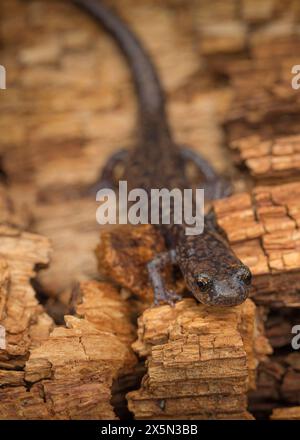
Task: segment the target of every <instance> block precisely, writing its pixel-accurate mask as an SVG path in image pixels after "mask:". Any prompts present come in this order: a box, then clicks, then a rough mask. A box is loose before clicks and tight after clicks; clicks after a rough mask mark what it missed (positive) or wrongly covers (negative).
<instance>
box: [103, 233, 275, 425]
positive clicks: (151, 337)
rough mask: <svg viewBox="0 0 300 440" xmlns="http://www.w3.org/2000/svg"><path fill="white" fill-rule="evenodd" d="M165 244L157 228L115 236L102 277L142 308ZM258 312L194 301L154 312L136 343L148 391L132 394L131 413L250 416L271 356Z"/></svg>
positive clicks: (107, 242) (108, 240)
mask: <svg viewBox="0 0 300 440" xmlns="http://www.w3.org/2000/svg"><path fill="white" fill-rule="evenodd" d="M159 246H161V244H160V241H159V240H158V239H157V232H156V230H155V229H154V228H153V227H150V226H140V227H126V233H124V227H119V228H114V229H111V230H108V231H106V233H105V234H104V235H103V234H102V238H101V242H100V245H99V247H98V252H97V257H98V265H99V269H100V271H101V272H103V271H104V272H105V273H106V274H110V275H111V276H112V278H113V280H114V281H115V282H118V283H119V284H120V285H121V286H123V287H125V288H126V289H128V290H129V291H131V292H132V293H134V294H135V295H136V296H137V298H138V299H139V301H142V307H140V309H141V308H145V300H146V301H148V303H149V299H151V300H152V292H151V296H150V298H149V286H148V287H147V290H146V295H144V294H143V291H142V289H141V288H140V287H139V289H136V286H142V285H145V286H147V285H148V284H147V272H146V262H148V261H149V260H150V259H151V257H152V253H153V251H154V250H156V251H157V250H158V249H157V247H159ZM129 257H130V258H129ZM169 282H171V278H169ZM173 283H174V281H173ZM179 286H180V283H179ZM134 287H135V288H134ZM172 288H173V286H172ZM151 291H152V289H151ZM255 313H256V312H255V306H254V304H253V303H252V302H251V301H248V302H247V303H246V304H245V305H244V306H243V307H240V308H234V309H233V310H232V311H230V310H223V309H211V308H209V307H206V306H202V305H200V304H197V303H196V302H195V301H194V300H193V299H184V300H182V301H181V302H179V303H177V304H176V306H175V308H172V307H170V306H161V307H156V308H150V309H147V310H146V311H145V312H144V314H143V316H142V318H140V319H139V330H138V334H139V338H138V341H137V342H135V343H134V345H133V347H134V349H135V351H136V352H137V353H138V354H139V356H140V357H146V358H147V375H146V376H145V377H144V379H143V382H142V387H141V389H140V390H139V391H137V392H133V393H130V394H129V395H128V399H129V409H130V410H131V411H132V412H133V413H134V414H135V416H136V417H137V418H144V417H146V418H156V417H160V418H164V417H166V418H176V417H181V418H184V417H188V418H206V417H211V418H215V417H217V418H239V417H241V418H245V417H248V415H247V414H246V405H247V398H246V393H247V390H248V387H249V386H250V387H251V388H253V387H254V384H255V370H256V367H257V364H258V361H259V360H261V359H264V357H265V355H266V354H267V353H269V352H270V347H269V345H268V343H267V341H266V339H265V338H264V337H263V327H262V325H261V320H257V319H256V317H255V316H256V315H255ZM234 323H235V324H234ZM199 353H200V354H199ZM220 358H221V359H222V361H220ZM164 359H166V361H164ZM237 370H238V373H237V372H236V371H237ZM212 383H213V384H214V386H212ZM229 389H233V390H234V391H233V392H232V395H230V396H229V397H228V396H227V393H228V392H229V391H228V390H229ZM222 390H223V391H222ZM229 394H230V392H229ZM223 399H224V402H223ZM226 399H227V400H226ZM218 402H219V404H218ZM226 402H227V404H226ZM226 405H227V406H226ZM230 408H231V409H230Z"/></svg>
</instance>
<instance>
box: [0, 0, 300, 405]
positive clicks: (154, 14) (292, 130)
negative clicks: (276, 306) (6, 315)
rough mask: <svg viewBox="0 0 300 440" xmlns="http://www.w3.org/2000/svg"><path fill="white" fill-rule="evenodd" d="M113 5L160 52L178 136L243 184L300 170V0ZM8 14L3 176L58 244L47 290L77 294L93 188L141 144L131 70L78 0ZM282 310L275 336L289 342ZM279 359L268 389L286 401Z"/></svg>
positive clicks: (2, 23) (0, 59)
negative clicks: (114, 158)
mask: <svg viewBox="0 0 300 440" xmlns="http://www.w3.org/2000/svg"><path fill="white" fill-rule="evenodd" d="M105 3H106V4H108V5H110V6H112V7H113V8H115V10H116V11H117V12H118V13H119V14H120V15H121V16H122V17H123V18H124V20H126V22H127V23H129V25H130V26H132V28H133V29H134V30H135V31H136V33H137V34H138V36H139V37H140V38H141V40H142V42H143V43H144V44H145V46H146V47H147V49H148V50H149V51H150V53H151V55H152V56H153V59H154V61H155V63H156V65H157V68H158V70H159V73H160V75H161V79H162V82H163V85H164V87H165V90H166V92H167V95H168V108H169V114H170V120H171V124H172V126H173V128H174V133H175V138H176V140H177V141H178V142H180V143H184V144H188V145H189V146H191V147H192V148H194V149H195V150H196V151H199V152H201V153H203V154H204V155H205V156H206V157H207V158H208V159H209V160H211V162H212V163H213V165H214V166H215V167H216V168H217V170H218V171H219V172H222V173H224V174H226V175H229V176H231V177H232V178H233V181H234V185H235V189H236V191H242V190H244V189H245V188H249V187H250V186H253V185H254V184H256V183H257V182H260V183H273V182H277V183H278V182H285V181H291V180H293V181H294V180H297V179H299V175H300V174H299V171H300V140H299V139H300V138H299V137H298V136H300V129H299V116H300V100H299V96H300V95H299V93H297V92H296V91H295V90H293V89H292V87H291V80H292V74H291V69H292V66H293V65H295V64H300V2H299V1H298V0H226V1H224V0H190V1H184V0H160V1H157V0H142V1H133V0H122V2H120V1H117V0H115V1H111V0H110V1H105ZM0 13H1V16H0V43H1V50H0V64H1V65H3V66H5V68H6V70H7V89H6V90H1V91H0V114H1V116H0V133H1V137H0V173H1V182H2V186H3V187H5V188H6V189H5V190H7V191H8V192H9V194H10V196H11V200H12V201H13V207H12V208H11V209H13V210H15V213H16V216H15V218H16V220H15V221H16V223H17V224H18V226H21V227H22V228H24V229H26V230H31V231H34V232H38V233H39V234H42V235H45V236H47V237H49V238H50V239H51V240H52V243H53V249H54V250H53V255H52V262H51V265H50V267H49V268H48V269H47V270H45V271H41V272H40V274H39V278H38V284H37V286H36V287H37V288H38V290H39V292H40V297H41V299H42V300H43V301H44V302H46V301H48V298H52V301H57V299H58V300H59V302H60V303H61V304H67V303H68V301H69V298H70V292H71V291H72V289H74V287H75V286H76V284H77V282H78V281H79V280H83V279H91V278H95V277H97V268H96V260H95V257H94V249H95V246H96V244H97V242H98V240H99V225H97V223H96V219H95V212H96V207H97V205H96V202H95V200H94V198H93V197H88V196H85V190H86V188H87V187H88V186H89V185H91V184H92V183H93V182H94V181H95V179H96V178H97V176H98V175H99V172H100V171H101V167H102V166H103V164H104V163H105V161H106V159H107V158H108V156H109V155H110V154H111V153H112V152H113V151H115V150H117V149H119V148H120V147H127V146H128V147H130V145H132V144H133V142H134V139H135V112H136V102H135V96H134V91H133V87H132V82H131V76H130V72H129V70H128V67H127V65H126V62H125V61H124V59H123V57H122V56H121V54H120V52H119V50H118V48H117V47H116V46H115V44H114V42H113V41H112V40H111V38H110V37H109V36H108V35H107V34H106V33H105V32H104V31H103V30H102V29H101V27H98V26H97V25H96V24H95V23H94V22H93V21H92V20H91V19H90V18H89V17H87V16H86V15H85V14H84V13H82V12H81V11H80V10H78V9H77V8H76V7H75V6H73V5H72V4H71V2H70V1H67V0H2V1H1V12H0ZM287 136H288V137H289V141H288V142H287V140H286V137H287ZM290 137H291V138H290ZM291 140H292V142H291ZM287 144H288V147H287ZM291 144H292V147H291ZM293 313H294V312H293ZM293 316H294V315H293ZM276 319H277V318H276V317H275V318H274V319H273V321H272V320H271V321H270V329H271V332H273V333H272V334H271V336H272V335H273V339H274V338H275V340H276V341H275V342H274V344H275V345H276V344H277V345H278V346H279V347H284V346H285V345H286V344H287V339H284V340H283V339H282V338H281V339H280V341H279V339H278V338H277V339H276V322H277V321H276ZM289 319H290V318H289V317H288V318H286V317H285V320H286V321H285V322H288V321H289ZM293 319H294V318H293ZM282 322H283V321H282V320H281V321H280V325H283V324H282ZM274 326H275V327H274ZM274 328H275V330H274ZM274 332H275V333H274ZM279 333H280V332H279ZM274 334H275V336H274ZM280 334H281V333H280ZM274 368H275V367H274ZM274 368H273V370H272V369H271V372H269V373H268V374H269V375H267V382H266V383H265V384H264V388H262V389H263V390H264V391H263V392H264V393H265V395H266V396H267V398H268V399H271V398H274V399H277V398H282V395H280V393H281V392H280V390H279V391H278V389H277V388H278V386H279V385H278V383H279V382H280V380H281V376H280V374H281V373H280V368H279V367H278V368H279V370H278V368H277V370H276V368H275V370H274ZM296 374H299V372H298V373H296ZM278 375H279V376H278ZM278 377H279V379H278ZM272 381H273V382H272ZM293 383H295V381H293ZM299 383H300V381H299ZM276 387H277V388H276ZM297 392H298V394H297V396H298V397H297V398H299V400H300V397H299V396H300V389H299V390H298V391H297ZM268 393H269V394H268ZM270 394H271V397H270ZM293 396H294V394H293ZM260 397H261V396H260ZM293 398H294V397H293ZM263 408H264V409H265V407H263Z"/></svg>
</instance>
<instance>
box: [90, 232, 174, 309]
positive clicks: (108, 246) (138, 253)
mask: <svg viewBox="0 0 300 440" xmlns="http://www.w3.org/2000/svg"><path fill="white" fill-rule="evenodd" d="M165 250H166V248H165V244H164V241H163V237H162V236H161V234H159V232H158V231H157V229H155V228H154V227H153V226H151V225H140V226H138V227H136V226H131V225H126V226H124V227H117V228H111V229H108V230H106V231H103V232H102V233H101V238H100V243H99V245H98V246H97V250H96V256H97V259H98V269H99V272H100V274H102V275H103V276H106V277H109V278H110V279H112V280H113V281H114V282H117V283H118V284H119V285H121V286H122V287H124V288H126V289H128V290H129V291H131V292H132V293H134V294H135V295H136V297H137V298H138V299H139V300H140V301H141V306H142V307H146V306H147V305H148V306H149V305H150V304H152V303H153V289H152V286H151V284H150V281H149V276H148V270H147V266H146V264H147V263H148V262H150V261H151V260H152V259H153V258H154V256H155V255H157V254H158V253H161V252H163V251H165ZM171 275H172V273H171V266H170V267H166V269H164V276H165V277H166V285H167V286H168V284H171V283H172V281H173V279H172V276H171ZM173 284H174V283H173ZM177 284H178V285H177V286H176V287H175V290H176V291H181V290H182V288H183V286H182V282H180V281H178V283H177ZM172 289H174V286H173V285H172Z"/></svg>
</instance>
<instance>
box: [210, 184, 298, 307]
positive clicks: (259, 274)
mask: <svg viewBox="0 0 300 440" xmlns="http://www.w3.org/2000/svg"><path fill="white" fill-rule="evenodd" d="M299 195H300V184H299V183H297V182H296V183H288V184H284V185H277V186H265V187H264V186H262V187H257V188H255V189H254V190H253V192H252V194H251V195H250V194H246V193H243V194H238V195H234V196H232V197H230V198H228V199H226V200H219V201H217V202H216V203H215V204H214V209H215V212H216V216H217V223H218V225H219V227H220V228H221V229H222V230H223V231H224V233H225V234H226V237H227V239H228V241H229V243H230V244H231V246H232V248H233V250H234V251H235V252H236V254H237V255H238V256H239V257H240V258H241V260H242V261H244V263H245V264H247V265H248V266H249V267H250V269H251V271H252V273H253V275H254V282H253V292H252V296H253V298H254V299H255V301H256V302H257V303H259V304H264V305H268V306H271V305H272V306H290V307H299V306H300V302H299V294H298V290H299V288H300V284H299V283H300V276H299V271H300V252H299V240H300V232H299V213H300V211H299V202H298V200H299Z"/></svg>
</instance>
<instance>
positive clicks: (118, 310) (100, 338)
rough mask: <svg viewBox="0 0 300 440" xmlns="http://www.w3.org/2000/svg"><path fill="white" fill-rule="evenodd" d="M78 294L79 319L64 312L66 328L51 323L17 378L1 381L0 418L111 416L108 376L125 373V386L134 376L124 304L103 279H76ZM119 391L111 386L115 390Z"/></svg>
mask: <svg viewBox="0 0 300 440" xmlns="http://www.w3.org/2000/svg"><path fill="white" fill-rule="evenodd" d="M79 297H80V298H81V301H82V302H81V303H80V304H79V305H78V313H79V314H80V315H81V316H82V318H81V319H80V318H77V317H74V316H66V317H65V321H66V328H63V327H56V328H55V329H54V330H53V331H52V333H51V334H50V336H49V337H48V338H45V340H44V341H43V342H42V344H41V345H39V346H38V347H36V348H33V349H32V350H31V353H30V356H29V359H28V360H27V362H26V364H25V368H24V373H22V374H23V378H22V379H23V381H21V380H19V382H17V378H16V377H12V378H11V383H10V384H7V385H14V386H13V387H12V386H7V387H4V388H2V389H1V392H0V393H1V405H0V416H1V418H2V419H13V418H18V419H28V418H29V419H93V418H95V419H107V418H108V419H115V418H116V414H115V413H114V410H113V408H112V406H111V403H110V401H111V397H112V386H113V381H117V380H118V379H120V378H122V377H123V378H124V377H127V387H128V388H127V389H130V387H132V386H133V384H134V383H135V382H134V381H135V380H136V379H135V376H134V375H133V367H134V365H135V364H136V358H135V356H134V354H133V352H132V351H131V349H130V341H132V340H133V337H134V332H133V327H132V324H131V323H130V316H128V307H127V306H126V304H125V303H124V301H123V300H122V299H121V298H120V296H119V295H118V292H117V290H116V289H115V288H114V287H113V286H112V285H109V284H107V283H98V282H90V283H86V284H82V285H81V289H80V295H79ZM13 379H14V381H13ZM24 380H25V381H26V384H27V387H25V386H24ZM17 385H18V386H17ZM28 387H29V388H28ZM124 392H125V391H124V390H123V389H120V387H118V386H115V388H114V393H115V394H116V395H117V394H118V393H119V394H120V393H123V394H124ZM119 400H120V398H119Z"/></svg>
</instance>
